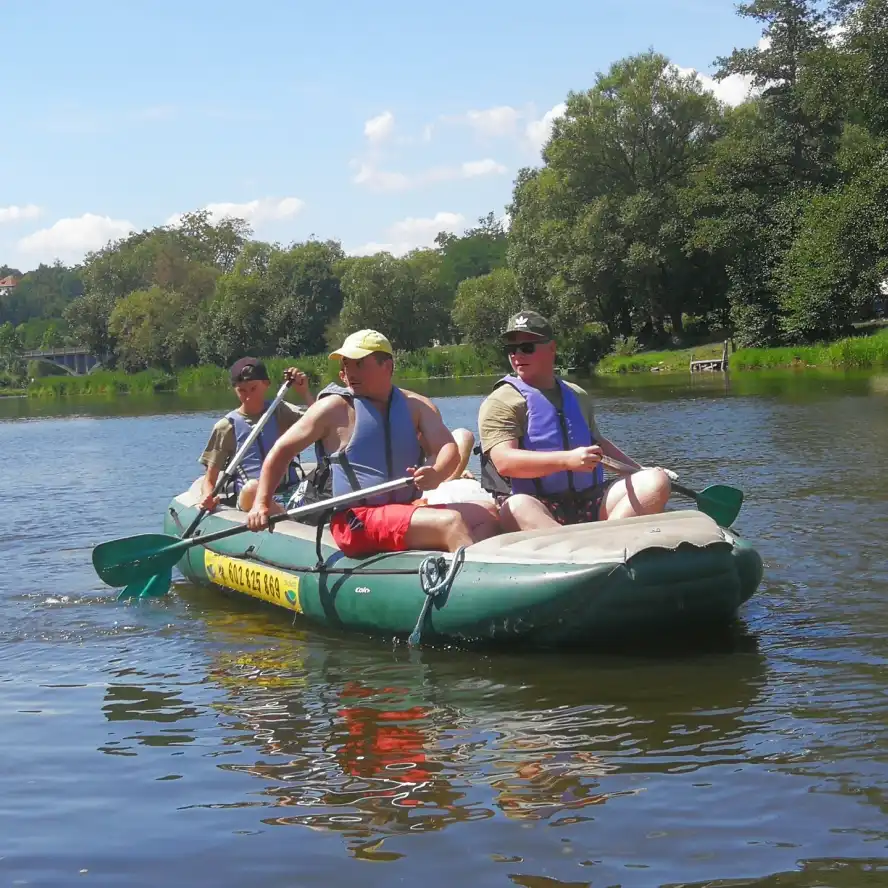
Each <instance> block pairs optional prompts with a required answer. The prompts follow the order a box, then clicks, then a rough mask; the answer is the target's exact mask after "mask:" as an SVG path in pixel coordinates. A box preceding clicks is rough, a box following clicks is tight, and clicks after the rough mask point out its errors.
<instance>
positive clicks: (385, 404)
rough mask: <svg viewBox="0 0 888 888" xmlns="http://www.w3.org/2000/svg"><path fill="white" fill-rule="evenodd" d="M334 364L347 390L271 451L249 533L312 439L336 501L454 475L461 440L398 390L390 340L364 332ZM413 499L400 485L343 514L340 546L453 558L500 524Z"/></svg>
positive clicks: (338, 519) (472, 508) (336, 520)
mask: <svg viewBox="0 0 888 888" xmlns="http://www.w3.org/2000/svg"><path fill="white" fill-rule="evenodd" d="M330 358H331V359H338V360H339V361H340V366H341V368H342V372H343V374H344V379H343V381H344V382H345V384H346V385H345V386H343V387H330V386H328V387H327V388H326V389H325V390H324V391H323V392H321V393H319V395H318V399H317V400H316V401H315V403H314V404H313V405H312V406H311V407H309V408H308V410H307V411H306V413H305V416H303V417H302V419H300V420H299V421H298V422H297V423H296V424H295V425H293V426H292V427H291V428H290V429H288V430H287V431H286V432H285V433H284V434H283V435H282V436H281V437H280V438H279V439H278V442H277V443H276V444H275V445H274V447H272V449H271V450H270V451H269V453H268V455H267V456H266V458H265V462H264V464H263V466H262V473H261V475H260V477H259V489H258V491H257V493H256V500H255V503H254V504H253V508H252V509H251V510H250V513H249V515H248V516H247V524H248V525H249V526H250V527H251V528H252V529H253V530H261V529H262V528H264V527H266V526H267V524H268V515H269V513H270V511H271V510H272V509H273V506H272V495H273V493H274V490H275V488H276V487H277V485H278V482H279V481H280V478H281V476H282V475H283V473H284V471H285V470H286V467H287V465H288V464H289V462H290V460H291V459H292V458H293V456H295V455H296V454H297V453H300V452H301V451H302V450H303V449H305V448H306V447H308V446H309V445H311V444H314V443H316V442H320V443H321V445H322V447H323V450H324V452H325V453H326V454H328V457H327V458H328V459H329V461H330V465H331V471H332V476H333V496H340V495H342V494H347V493H350V492H351V491H354V490H361V489H364V488H367V487H372V486H373V485H375V484H380V483H382V482H384V481H389V480H394V479H395V478H400V477H404V476H405V475H408V474H410V475H412V476H413V480H414V486H415V487H416V488H418V489H419V490H421V491H427V490H434V489H435V488H436V487H437V486H438V485H439V484H440V483H441V482H442V481H444V480H445V479H447V478H449V477H450V476H451V475H452V474H453V472H454V470H455V469H456V468H457V465H458V463H459V458H460V456H459V451H458V449H457V445H456V442H455V441H454V439H453V435H451V433H450V432H449V431H448V429H447V427H446V426H445V425H444V423H443V421H442V419H441V415H440V413H439V412H438V411H437V409H436V408H435V406H434V405H433V404H432V402H431V401H429V400H428V398H424V397H423V396H422V395H418V394H416V392H411V391H407V390H406V389H401V388H398V387H397V386H395V385H393V384H392V374H393V372H394V358H393V353H392V346H391V343H390V342H389V341H388V339H387V338H386V337H385V336H383V335H382V334H381V333H379V332H377V331H376V330H358V332H357V333H352V335H351V336H348V337H347V338H346V340H345V342H343V343H342V345H341V346H340V347H339V348H338V349H337V350H336V351H334V352H332V353H331V354H330ZM420 438H421V439H422V442H423V445H424V448H425V459H426V464H425V465H421V463H422V461H423V451H422V450H421V449H420V445H419V439H420ZM417 466H418V468H416V467H417ZM415 495H416V494H415V491H413V490H411V489H410V488H404V489H403V490H401V491H396V492H395V493H392V494H388V495H383V496H381V497H374V498H372V499H370V500H369V501H367V502H366V503H365V504H364V505H360V506H353V507H351V508H348V509H344V510H342V511H341V512H337V513H336V514H335V515H334V516H333V518H332V519H331V521H330V532H331V533H332V534H333V538H334V539H335V540H336V544H337V545H338V546H339V548H340V549H342V551H343V552H344V553H345V554H346V555H348V556H349V557H353V558H356V557H362V556H365V555H372V554H375V553H377V552H399V551H404V550H405V549H444V550H446V551H450V552H453V551H455V550H456V549H458V548H459V547H460V546H467V545H470V544H471V543H474V542H478V541H479V540H483V539H486V538H487V537H489V536H493V535H494V534H495V533H497V532H498V531H499V524H498V522H497V520H496V518H495V517H494V516H493V515H492V514H491V512H490V511H489V510H488V509H486V508H485V507H484V506H483V505H481V504H479V503H456V504H452V505H446V506H443V505H435V506H423V505H420V504H418V503H416V502H414V501H413V500H414V499H415Z"/></svg>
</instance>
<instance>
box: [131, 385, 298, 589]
mask: <svg viewBox="0 0 888 888" xmlns="http://www.w3.org/2000/svg"><path fill="white" fill-rule="evenodd" d="M291 384H292V383H291V380H289V379H285V380H284V382H283V384H282V385H281V387H280V388H279V389H278V393H277V395H275V398H274V400H273V401H272V402H271V404H269V405H268V410H266V411H265V413H263V414H262V416H261V417H259V419H258V420H257V422H256V425H255V426H253V429H252V431H251V432H250V434H249V435H247V440H246V441H244V443H243V445H242V446H241V448H240V450H238V451H237V453H235V454H234V456H233V457H232V459H231V461H230V462H229V463H228V465H227V466H225V468H224V469H223V470H222V471H221V472H220V473H219V476H218V477H217V478H216V483H215V485H213V496H217V495H218V494H219V493H220V492H221V491H222V490H224V488H225V485H226V484H228V482H229V481H230V480H231V479H232V478H233V477H234V473H235V470H236V469H237V467H238V466H239V465H240V464H241V463H242V462H243V459H244V456H246V453H247V451H248V450H249V449H250V448H251V447H252V446H253V442H254V441H255V440H256V439H257V438H258V437H259V435H260V433H261V432H262V429H263V428H264V427H265V424H266V423H267V422H268V419H269V417H270V416H271V415H272V413H274V411H275V410H276V409H277V406H278V404H280V403H281V401H283V400H284V395H286V394H287V389H288V388H289V387H290V385H291ZM207 512H208V510H207V509H201V510H200V511H199V512H198V513H197V515H195V517H194V520H193V521H192V522H191V524H189V525H188V528H187V529H186V531H185V533H183V534H182V539H183V540H186V539H188V537H190V536H191V534H193V533H194V531H195V530H196V529H197V525H198V524H200V522H201V521H203V518H204V516H205V515H206V514H207ZM166 574H167V571H162V572H161V573H159V574H157V576H153V577H150V578H149V579H148V580H139V581H137V582H135V583H130V585H128V586H127V587H126V588H125V589H124V590H123V591H122V592H121V593H120V594H119V595H118V596H117V600H118V601H122V600H123V599H124V598H152V597H159V596H161V595H166V593H167V590H168V589H169V588H170V583H171V582H172V579H173V575H172V573H170V575H169V576H168V577H167V575H166Z"/></svg>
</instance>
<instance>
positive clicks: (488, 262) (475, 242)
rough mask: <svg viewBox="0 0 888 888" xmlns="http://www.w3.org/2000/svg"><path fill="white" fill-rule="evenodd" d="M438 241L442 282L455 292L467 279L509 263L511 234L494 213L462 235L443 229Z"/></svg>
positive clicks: (483, 218) (484, 217) (436, 240)
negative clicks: (508, 253) (507, 258)
mask: <svg viewBox="0 0 888 888" xmlns="http://www.w3.org/2000/svg"><path fill="white" fill-rule="evenodd" d="M435 243H436V244H437V245H438V247H439V249H440V251H441V272H440V276H441V283H442V284H443V285H444V286H445V287H447V288H448V289H449V290H450V292H451V293H456V288H457V287H458V286H459V284H460V282H462V281H464V280H466V279H467V278H472V277H480V276H481V275H483V274H489V273H490V272H491V271H493V270H494V269H495V268H502V267H503V266H504V265H505V264H506V250H507V248H508V237H507V235H506V230H505V228H503V224H502V222H501V221H500V220H499V219H497V218H496V216H495V215H494V214H493V213H488V214H487V215H486V216H482V217H481V218H480V219H479V220H478V224H477V226H475V227H474V228H470V229H468V230H467V231H466V232H465V233H464V234H463V235H461V236H458V235H455V234H449V233H447V232H441V233H440V234H439V235H438V236H437V237H436V238H435Z"/></svg>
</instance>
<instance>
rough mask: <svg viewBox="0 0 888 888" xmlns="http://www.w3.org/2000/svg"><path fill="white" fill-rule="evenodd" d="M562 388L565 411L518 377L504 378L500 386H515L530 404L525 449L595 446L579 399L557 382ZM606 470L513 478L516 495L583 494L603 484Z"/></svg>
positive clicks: (565, 386)
mask: <svg viewBox="0 0 888 888" xmlns="http://www.w3.org/2000/svg"><path fill="white" fill-rule="evenodd" d="M556 382H557V383H558V387H559V388H560V389H561V410H559V409H558V408H557V407H555V405H554V404H553V403H552V402H551V401H550V400H549V399H548V398H547V397H546V396H545V395H544V394H543V393H542V392H541V391H540V390H539V389H538V388H534V387H533V386H532V385H528V384H527V383H526V382H524V381H523V380H522V379H520V378H519V377H517V376H504V377H503V378H502V379H501V380H500V381H499V382H498V383H497V386H500V385H511V386H512V387H513V388H515V389H516V390H517V391H519V392H520V393H521V395H522V396H523V397H524V400H525V401H527V433H526V434H525V435H524V437H523V438H522V439H521V440H520V441H519V442H518V443H519V446H520V447H521V448H522V449H523V450H533V451H535V452H537V453H540V452H546V451H553V450H573V449H574V448H575V447H589V446H591V445H593V444H594V443H595V438H594V436H593V435H592V430H591V429H590V428H589V424H588V423H587V422H586V417H585V416H584V415H583V410H582V408H581V407H580V401H579V398H577V396H576V393H575V392H574V391H573V389H571V388H570V386H567V385H565V384H564V383H563V382H562V381H561V380H560V379H558V380H556ZM603 481H604V469H603V468H602V466H601V465H600V464H599V465H598V467H597V468H596V469H595V471H594V472H566V471H564V472H554V473H553V474H551V475H544V476H543V477H542V478H512V479H511V487H512V493H529V494H530V495H531V496H559V495H562V494H566V493H579V492H581V491H584V490H588V489H589V488H591V487H594V486H595V485H596V484H601V483H602V482H603Z"/></svg>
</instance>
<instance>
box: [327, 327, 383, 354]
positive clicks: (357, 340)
mask: <svg viewBox="0 0 888 888" xmlns="http://www.w3.org/2000/svg"><path fill="white" fill-rule="evenodd" d="M373 352H384V353H385V354H387V355H391V354H393V353H392V344H391V343H390V342H389V341H388V339H386V338H385V336H383V335H382V333H378V332H377V331H376V330H358V332H357V333H352V335H351V336H346V338H345V342H343V343H342V345H341V346H339V348H338V349H336V351H335V352H330V357H331V358H351V359H352V360H353V361H360V360H361V358H366V357H367V355H371V354H373Z"/></svg>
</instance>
